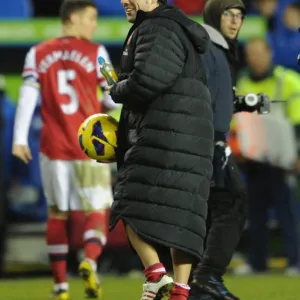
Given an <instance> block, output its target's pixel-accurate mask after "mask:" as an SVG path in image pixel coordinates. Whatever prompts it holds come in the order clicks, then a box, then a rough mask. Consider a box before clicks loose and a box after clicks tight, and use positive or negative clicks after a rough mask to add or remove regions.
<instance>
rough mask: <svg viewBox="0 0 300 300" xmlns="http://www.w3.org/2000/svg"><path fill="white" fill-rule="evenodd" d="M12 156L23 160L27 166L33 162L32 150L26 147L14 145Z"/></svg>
mask: <svg viewBox="0 0 300 300" xmlns="http://www.w3.org/2000/svg"><path fill="white" fill-rule="evenodd" d="M12 154H13V155H14V156H16V157H17V158H19V159H21V160H22V161H23V162H24V163H25V164H28V163H29V161H30V160H32V155H31V151H30V148H29V147H28V146H26V145H13V150H12Z"/></svg>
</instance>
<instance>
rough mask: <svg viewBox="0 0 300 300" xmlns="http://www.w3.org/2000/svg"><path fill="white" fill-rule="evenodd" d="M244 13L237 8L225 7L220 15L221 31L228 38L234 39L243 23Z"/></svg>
mask: <svg viewBox="0 0 300 300" xmlns="http://www.w3.org/2000/svg"><path fill="white" fill-rule="evenodd" d="M243 20H244V15H243V13H242V11H241V10H240V9H238V8H231V9H226V10H225V11H224V12H223V14H222V16H221V31H222V33H223V35H224V36H225V37H227V38H229V39H235V38H236V37H237V35H238V33H239V31H240V28H241V26H242V24H243Z"/></svg>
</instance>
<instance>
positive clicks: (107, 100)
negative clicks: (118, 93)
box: [102, 92, 121, 110]
mask: <svg viewBox="0 0 300 300" xmlns="http://www.w3.org/2000/svg"><path fill="white" fill-rule="evenodd" d="M103 94H104V95H103V100H102V103H103V105H104V107H105V108H106V109H108V110H112V109H115V108H118V107H120V106H121V104H118V103H115V102H114V100H113V99H112V98H111V96H110V95H109V94H108V93H107V92H103Z"/></svg>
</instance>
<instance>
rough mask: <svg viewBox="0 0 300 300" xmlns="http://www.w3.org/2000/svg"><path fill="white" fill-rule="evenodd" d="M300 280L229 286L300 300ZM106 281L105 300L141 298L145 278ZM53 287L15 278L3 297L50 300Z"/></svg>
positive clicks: (259, 297) (270, 278)
mask: <svg viewBox="0 0 300 300" xmlns="http://www.w3.org/2000/svg"><path fill="white" fill-rule="evenodd" d="M299 281H300V279H299V278H287V277H283V276H280V275H267V276H251V277H250V276H249V277H230V276H229V277H227V278H226V284H227V286H228V288H229V289H230V290H231V291H233V292H234V293H236V294H237V295H238V296H239V297H240V298H241V299H242V300H299V299H300V296H299V294H300V282H299ZM102 282H103V290H104V295H103V300H139V299H140V297H141V291H142V283H143V281H142V280H141V279H132V278H125V277H124V278H120V277H106V278H104V279H103V280H102ZM70 286H71V296H72V300H83V299H84V297H83V290H82V283H81V282H80V281H79V279H71V280H70ZM50 290H51V281H50V279H45V278H43V279H14V280H1V281H0V299H1V300H2V299H3V300H43V299H48V296H49V293H50Z"/></svg>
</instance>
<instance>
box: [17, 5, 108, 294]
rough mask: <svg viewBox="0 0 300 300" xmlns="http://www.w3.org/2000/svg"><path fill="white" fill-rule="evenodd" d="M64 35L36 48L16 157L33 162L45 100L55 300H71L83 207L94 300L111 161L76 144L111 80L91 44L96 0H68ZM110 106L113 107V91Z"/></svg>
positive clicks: (88, 288)
mask: <svg viewBox="0 0 300 300" xmlns="http://www.w3.org/2000/svg"><path fill="white" fill-rule="evenodd" d="M60 17H61V21H62V24H63V35H62V36H61V37H59V38H55V39H52V40H49V41H45V42H43V43H41V44H39V45H36V46H34V47H32V48H31V49H30V51H29V52H28V54H27V56H26V60H25V66H24V71H23V75H22V77H23V85H22V87H21V89H20V97H19V103H18V108H17V113H16V120H15V128H14V145H13V155H15V156H16V157H18V158H20V159H21V160H22V161H24V162H25V163H28V162H29V161H30V159H31V153H30V149H29V147H28V131H29V127H30V122H31V118H32V114H33V112H34V109H35V106H36V104H37V102H38V100H39V97H41V101H42V106H41V114H42V120H43V128H42V134H41V149H40V168H41V175H42V181H43V187H44V192H45V195H46V198H47V201H48V205H49V216H48V223H47V232H46V240H47V244H48V252H49V257H50V262H51V267H52V272H53V277H54V289H53V299H55V300H68V299H69V292H68V283H67V276H66V258H67V253H68V237H67V226H66V225H67V217H68V212H69V211H75V210H84V211H85V212H86V223H85V232H84V237H83V240H84V250H85V260H84V261H82V262H81V264H80V266H79V274H80V275H81V276H82V278H83V279H84V281H85V292H86V296H87V297H88V298H97V297H98V296H99V294H100V287H99V280H98V277H97V275H96V267H97V259H98V257H99V255H100V254H101V252H102V247H103V246H104V245H105V243H106V234H105V232H106V228H105V217H104V216H105V215H104V211H105V210H106V209H107V208H109V207H110V205H111V203H112V192H111V184H110V170H109V166H108V165H105V164H99V163H97V162H94V161H91V160H89V159H88V158H87V157H86V155H85V154H84V153H83V152H82V151H81V149H80V146H79V145H78V139H77V130H78V128H79V126H80V124H81V123H82V122H83V121H84V120H85V119H86V118H87V117H88V116H90V115H92V114H95V113H99V112H100V102H99V99H98V98H97V88H98V87H99V86H104V85H106V82H105V79H104V78H103V77H102V75H101V73H100V71H99V68H98V65H97V58H98V56H103V57H104V58H105V59H106V60H107V61H109V60H110V59H109V56H108V53H107V51H106V49H105V47H104V46H103V45H99V44H95V43H93V42H91V41H90V39H91V38H92V35H93V32H94V31H95V29H96V27H97V17H98V16H97V8H96V6H95V4H94V2H93V1H92V0H71V1H70V0H69V1H65V2H64V3H63V4H62V6H61V11H60ZM105 100H106V101H104V104H106V106H108V105H110V104H111V105H113V101H112V100H111V98H110V96H109V95H108V94H105Z"/></svg>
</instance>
